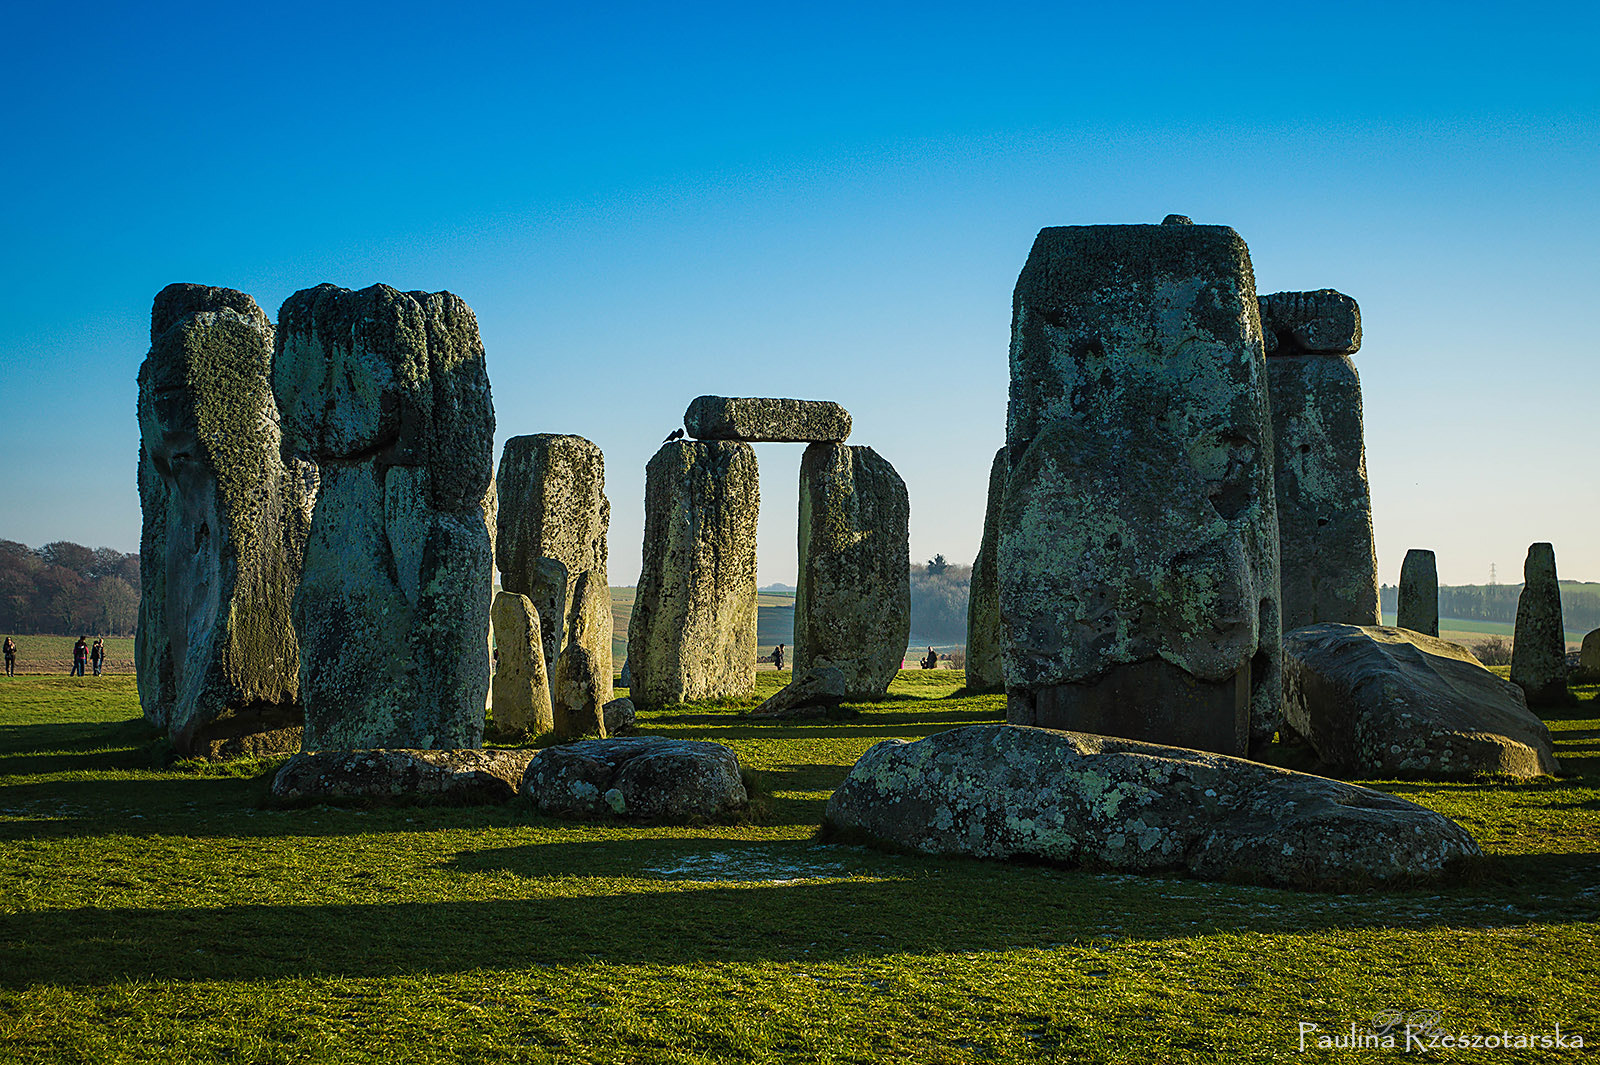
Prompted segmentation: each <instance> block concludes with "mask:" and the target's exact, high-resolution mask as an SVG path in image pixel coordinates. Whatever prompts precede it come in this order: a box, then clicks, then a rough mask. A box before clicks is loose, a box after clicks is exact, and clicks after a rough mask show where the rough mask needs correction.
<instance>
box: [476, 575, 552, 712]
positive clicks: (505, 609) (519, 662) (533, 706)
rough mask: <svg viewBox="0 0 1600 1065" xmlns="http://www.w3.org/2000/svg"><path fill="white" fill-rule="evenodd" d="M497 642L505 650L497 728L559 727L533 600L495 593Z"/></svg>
mask: <svg viewBox="0 0 1600 1065" xmlns="http://www.w3.org/2000/svg"><path fill="white" fill-rule="evenodd" d="M492 620H493V622H494V642H495V647H496V649H497V650H498V651H499V652H500V657H499V661H498V662H497V663H496V665H495V669H494V682H493V684H492V686H491V693H492V696H493V703H492V705H493V708H494V726H495V728H496V729H498V730H499V731H501V732H531V733H533V734H534V735H539V734H541V733H545V732H549V731H550V730H551V729H553V728H555V714H554V711H553V710H552V709H551V705H550V677H549V676H548V674H547V671H546V669H545V664H544V640H543V638H542V634H541V632H540V629H539V611H538V610H536V609H535V608H534V605H533V600H531V599H529V598H528V597H527V596H525V595H518V594H517V593H516V592H500V593H498V594H497V595H496V596H495V597H494V611H493V615H492Z"/></svg>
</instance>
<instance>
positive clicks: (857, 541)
mask: <svg viewBox="0 0 1600 1065" xmlns="http://www.w3.org/2000/svg"><path fill="white" fill-rule="evenodd" d="M910 528H911V503H910V499H909V497H908V496H907V494H906V484H905V482H904V481H902V480H901V479H900V475H899V474H898V473H896V472H895V469H894V467H893V466H891V465H889V463H888V462H887V461H885V460H884V459H883V458H882V456H880V455H879V454H878V453H877V452H876V451H874V450H873V449H872V448H870V447H852V446H850V445H847V444H812V445H811V446H810V447H808V448H806V452H805V455H804V456H802V457H801V459H800V559H799V560H800V582H799V588H798V590H797V591H796V592H795V598H794V671H795V672H796V673H803V672H805V671H806V670H808V669H811V668H812V667H814V666H834V667H836V668H838V669H839V670H840V671H841V672H843V673H844V679H845V693H846V695H848V696H849V697H850V698H853V699H871V698H876V697H878V696H880V695H883V694H884V693H885V692H887V691H888V690H889V682H890V681H892V680H894V678H895V675H896V674H897V673H898V672H899V670H900V662H901V660H902V659H903V658H904V657H905V653H906V641H907V640H908V639H909V638H910V636H911V539H910V537H911V533H910Z"/></svg>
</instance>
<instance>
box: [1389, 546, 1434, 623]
mask: <svg viewBox="0 0 1600 1065" xmlns="http://www.w3.org/2000/svg"><path fill="white" fill-rule="evenodd" d="M1394 624H1395V627H1396V628H1399V629H1410V630H1411V631H1412V632H1420V633H1422V634H1423V635H1424V636H1435V637H1437V636H1438V635H1439V567H1438V563H1437V562H1435V561H1434V557H1433V552H1432V551H1428V550H1425V549H1423V548H1420V547H1413V548H1412V549H1411V550H1409V551H1407V552H1406V558H1405V561H1404V562H1402V563H1400V588H1399V590H1398V596H1397V599H1396V603H1395V618H1394Z"/></svg>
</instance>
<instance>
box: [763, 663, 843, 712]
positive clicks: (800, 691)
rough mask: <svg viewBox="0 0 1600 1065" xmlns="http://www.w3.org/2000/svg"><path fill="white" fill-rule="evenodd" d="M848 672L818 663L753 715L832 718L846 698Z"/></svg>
mask: <svg viewBox="0 0 1600 1065" xmlns="http://www.w3.org/2000/svg"><path fill="white" fill-rule="evenodd" d="M845 694H846V692H845V677H844V672H843V671H842V670H840V669H838V668H837V667H835V666H814V667H812V668H811V669H808V670H806V671H804V672H802V673H796V674H794V679H792V680H790V681H789V683H788V684H786V685H784V686H783V687H782V688H781V689H779V690H778V692H776V693H775V694H774V695H773V696H772V697H771V698H769V699H768V700H767V701H766V702H764V703H762V704H761V705H760V706H758V707H756V708H755V709H754V710H752V711H750V713H749V715H748V716H750V717H767V718H793V717H830V716H833V715H834V714H836V713H837V712H838V710H839V704H840V703H842V702H844V698H845Z"/></svg>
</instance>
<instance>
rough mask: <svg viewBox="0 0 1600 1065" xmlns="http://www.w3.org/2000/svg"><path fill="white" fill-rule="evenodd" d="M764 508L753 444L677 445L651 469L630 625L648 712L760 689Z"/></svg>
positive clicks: (633, 690) (631, 652)
mask: <svg viewBox="0 0 1600 1065" xmlns="http://www.w3.org/2000/svg"><path fill="white" fill-rule="evenodd" d="M760 505H761V488H760V483H759V475H758V472H757V467H756V455H755V451H754V450H753V449H752V448H751V447H750V445H749V444H744V443H739V442H736V441H675V442H673V443H669V444H663V445H662V446H661V449H660V450H659V451H657V452H656V453H655V456H654V457H653V458H651V460H650V462H649V465H647V466H646V467H645V490H644V516H645V518H644V520H645V525H644V567H643V569H642V571H641V572H640V574H639V589H638V594H637V597H636V598H635V600H634V604H633V620H632V622H631V624H630V625H629V627H628V661H629V663H630V665H631V667H632V674H633V675H632V677H631V679H632V681H633V685H632V686H631V687H630V688H629V691H628V694H629V697H630V698H631V699H632V700H633V702H634V704H635V705H636V706H637V707H639V709H641V710H655V709H659V708H660V707H662V706H665V705H667V704H668V703H678V702H684V701H687V700H694V699H715V698H719V697H721V696H745V695H749V694H750V693H751V692H752V691H754V690H755V684H756V519H757V517H758V512H759V510H760Z"/></svg>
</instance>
